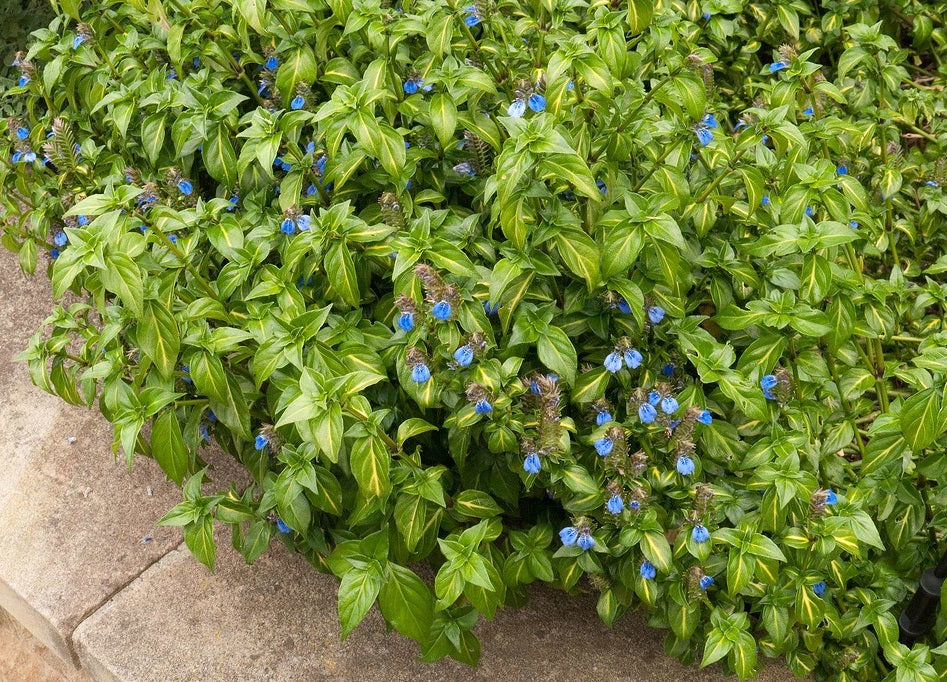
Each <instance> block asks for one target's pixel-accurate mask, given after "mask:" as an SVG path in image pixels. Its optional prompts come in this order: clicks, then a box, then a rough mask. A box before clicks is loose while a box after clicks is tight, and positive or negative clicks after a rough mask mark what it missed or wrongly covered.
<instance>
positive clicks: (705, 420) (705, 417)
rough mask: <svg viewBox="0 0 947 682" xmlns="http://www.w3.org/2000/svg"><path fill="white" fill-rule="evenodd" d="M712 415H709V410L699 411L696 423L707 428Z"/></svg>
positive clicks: (711, 420)
mask: <svg viewBox="0 0 947 682" xmlns="http://www.w3.org/2000/svg"><path fill="white" fill-rule="evenodd" d="M713 420H714V418H713V415H712V414H710V410H701V411H700V414H698V415H697V421H699V422H700V423H701V424H705V425H707V426H709V425H710V424H711V423H712V422H713Z"/></svg>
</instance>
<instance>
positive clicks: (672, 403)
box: [661, 396, 679, 414]
mask: <svg viewBox="0 0 947 682" xmlns="http://www.w3.org/2000/svg"><path fill="white" fill-rule="evenodd" d="M678 407H679V405H678V404H677V400H676V399H675V398H673V397H671V396H668V397H667V398H664V399H663V400H662V401H661V411H662V412H664V414H674V413H675V412H677V408H678Z"/></svg>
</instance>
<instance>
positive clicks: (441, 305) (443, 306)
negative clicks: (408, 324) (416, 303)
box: [431, 301, 451, 322]
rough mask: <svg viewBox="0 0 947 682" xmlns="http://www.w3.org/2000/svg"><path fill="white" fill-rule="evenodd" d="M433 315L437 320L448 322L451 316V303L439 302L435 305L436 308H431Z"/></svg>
mask: <svg viewBox="0 0 947 682" xmlns="http://www.w3.org/2000/svg"><path fill="white" fill-rule="evenodd" d="M431 315H433V316H434V319H436V320H440V321H441V322H446V321H447V320H449V319H450V316H451V305H450V303H449V302H448V301H438V302H437V303H435V304H434V307H433V308H431Z"/></svg>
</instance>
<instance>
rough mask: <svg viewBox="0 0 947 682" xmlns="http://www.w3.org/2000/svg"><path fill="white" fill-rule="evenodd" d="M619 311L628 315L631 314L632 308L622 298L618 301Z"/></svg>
mask: <svg viewBox="0 0 947 682" xmlns="http://www.w3.org/2000/svg"><path fill="white" fill-rule="evenodd" d="M618 310H619V311H620V312H622V313H624V314H625V315H627V314H629V313H630V312H631V306H630V305H628V301H626V300H625V299H623V298H622V299H619V301H618Z"/></svg>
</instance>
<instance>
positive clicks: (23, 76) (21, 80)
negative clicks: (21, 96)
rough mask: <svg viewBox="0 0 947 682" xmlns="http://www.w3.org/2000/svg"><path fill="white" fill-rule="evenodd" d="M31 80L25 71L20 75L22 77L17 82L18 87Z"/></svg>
mask: <svg viewBox="0 0 947 682" xmlns="http://www.w3.org/2000/svg"><path fill="white" fill-rule="evenodd" d="M29 82H30V77H29V76H27V75H26V74H25V73H24V74H23V75H22V76H20V79H19V80H18V81H17V82H16V84H17V87H21V88H22V87H23V86H25V85H26V84H27V83H29Z"/></svg>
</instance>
